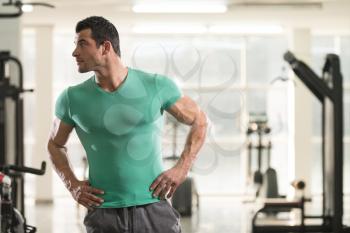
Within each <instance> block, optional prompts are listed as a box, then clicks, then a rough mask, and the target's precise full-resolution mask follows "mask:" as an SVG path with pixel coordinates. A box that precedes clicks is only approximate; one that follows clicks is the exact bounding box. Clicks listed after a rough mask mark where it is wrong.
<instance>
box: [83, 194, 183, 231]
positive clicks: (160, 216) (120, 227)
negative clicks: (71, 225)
mask: <svg viewBox="0 0 350 233" xmlns="http://www.w3.org/2000/svg"><path fill="white" fill-rule="evenodd" d="M84 225H85V226H86V230H87V233H181V225H180V215H179V213H178V212H177V211H176V210H175V209H174V208H173V207H172V206H171V204H170V203H169V202H168V201H167V200H161V201H159V202H156V203H151V204H146V205H138V206H132V207H125V208H96V209H94V210H92V211H89V212H88V213H87V215H86V216H85V218H84Z"/></svg>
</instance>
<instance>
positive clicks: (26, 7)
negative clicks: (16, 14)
mask: <svg viewBox="0 0 350 233" xmlns="http://www.w3.org/2000/svg"><path fill="white" fill-rule="evenodd" d="M21 8H22V11H23V12H32V11H33V6H32V5H27V4H23V5H22V7H21Z"/></svg>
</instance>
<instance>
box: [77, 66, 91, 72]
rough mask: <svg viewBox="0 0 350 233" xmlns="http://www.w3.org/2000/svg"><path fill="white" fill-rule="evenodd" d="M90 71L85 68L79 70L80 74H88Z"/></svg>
mask: <svg viewBox="0 0 350 233" xmlns="http://www.w3.org/2000/svg"><path fill="white" fill-rule="evenodd" d="M89 71H90V70H89V69H84V68H80V67H79V68H78V72H79V73H87V72H89Z"/></svg>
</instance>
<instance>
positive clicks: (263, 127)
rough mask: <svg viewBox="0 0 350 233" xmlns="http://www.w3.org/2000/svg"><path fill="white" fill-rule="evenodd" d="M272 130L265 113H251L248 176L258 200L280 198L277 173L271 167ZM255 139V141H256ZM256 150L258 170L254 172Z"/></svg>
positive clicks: (248, 141) (248, 140) (248, 138)
mask: <svg viewBox="0 0 350 233" xmlns="http://www.w3.org/2000/svg"><path fill="white" fill-rule="evenodd" d="M270 132H271V128H270V127H269V125H268V120H267V116H266V114H265V113H250V116H249V124H248V128H247V131H246V134H247V151H248V159H247V176H248V180H250V181H251V183H253V185H254V187H255V196H256V198H259V197H261V198H278V197H280V196H279V193H278V180H277V172H276V170H275V169H273V168H272V167H271V147H272V144H271V140H270V137H269V136H270ZM254 139H255V140H254ZM255 150H256V152H257V153H256V154H257V156H256V158H257V163H256V164H257V170H255V171H254V172H252V167H253V164H252V158H253V151H255ZM264 152H265V153H266V157H264V158H265V160H266V170H265V171H263V154H264Z"/></svg>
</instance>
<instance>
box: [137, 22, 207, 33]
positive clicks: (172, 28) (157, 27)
mask: <svg viewBox="0 0 350 233" xmlns="http://www.w3.org/2000/svg"><path fill="white" fill-rule="evenodd" d="M132 31H133V32H134V33H142V34H174V33H175V34H176V33H177V34H198V33H205V32H207V28H206V27H205V26H203V25H187V24H184V25H181V24H175V25H171V24H148V25H147V24H144V25H136V26H135V27H133V29H132Z"/></svg>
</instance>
